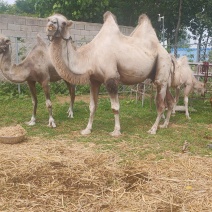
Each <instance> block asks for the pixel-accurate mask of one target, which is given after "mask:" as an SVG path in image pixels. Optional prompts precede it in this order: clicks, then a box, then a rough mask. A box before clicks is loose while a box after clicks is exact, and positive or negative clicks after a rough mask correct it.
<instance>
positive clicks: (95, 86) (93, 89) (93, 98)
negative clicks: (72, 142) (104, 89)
mask: <svg viewBox="0 0 212 212" xmlns="http://www.w3.org/2000/svg"><path fill="white" fill-rule="evenodd" d="M100 86H101V83H100V82H97V81H94V80H91V85H90V105H89V109H90V117H89V120H88V124H87V127H86V128H85V129H84V130H82V131H81V134H82V135H88V134H90V133H91V130H92V125H93V118H94V114H95V112H96V109H97V103H98V95H99V89H100Z"/></svg>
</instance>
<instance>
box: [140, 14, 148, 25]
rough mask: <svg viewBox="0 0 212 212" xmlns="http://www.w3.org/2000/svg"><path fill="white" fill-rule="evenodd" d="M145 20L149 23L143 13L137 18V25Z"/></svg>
mask: <svg viewBox="0 0 212 212" xmlns="http://www.w3.org/2000/svg"><path fill="white" fill-rule="evenodd" d="M145 20H147V21H149V22H150V20H149V17H148V16H147V15H146V14H144V13H143V14H141V15H140V16H139V18H138V24H141V23H142V22H143V21H145Z"/></svg>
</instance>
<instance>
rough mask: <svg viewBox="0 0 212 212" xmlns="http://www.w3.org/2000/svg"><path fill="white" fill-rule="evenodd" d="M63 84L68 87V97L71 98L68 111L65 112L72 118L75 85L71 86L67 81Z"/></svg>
mask: <svg viewBox="0 0 212 212" xmlns="http://www.w3.org/2000/svg"><path fill="white" fill-rule="evenodd" d="M65 83H66V85H67V87H68V91H69V95H70V98H71V101H70V106H69V108H68V111H67V113H68V117H70V118H74V113H73V108H74V101H75V85H72V84H70V83H69V82H67V81H65Z"/></svg>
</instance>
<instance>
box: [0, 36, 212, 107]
mask: <svg viewBox="0 0 212 212" xmlns="http://www.w3.org/2000/svg"><path fill="white" fill-rule="evenodd" d="M9 38H10V40H11V43H12V45H11V47H12V61H13V62H15V63H19V62H21V61H22V60H23V58H24V57H26V55H27V54H28V53H29V51H30V50H31V49H32V48H33V47H34V45H35V44H36V38H35V37H14V36H9ZM43 39H44V40H45V41H46V43H47V44H48V42H49V41H48V40H47V38H46V37H45V38H43ZM74 42H75V44H76V45H77V46H81V45H83V44H85V43H87V42H88V41H86V38H85V37H84V38H82V39H80V40H75V41H74ZM169 49H170V51H171V53H172V54H173V52H174V50H173V48H172V47H171V48H169ZM199 52H200V51H199V49H198V45H197V44H190V45H189V44H188V45H186V46H184V47H183V46H182V47H179V48H178V57H180V56H183V55H186V56H187V57H188V59H189V61H191V62H196V61H197V58H199ZM204 53H205V55H204V57H205V58H206V59H207V60H208V59H209V58H210V54H211V47H208V48H207V49H206V50H205V51H204ZM211 69H212V68H211V66H210V70H209V72H210V73H212V70H211ZM193 70H194V71H195V68H193ZM0 75H2V74H1V73H0ZM0 79H1V84H2V85H3V84H5V83H10V82H8V81H7V80H6V81H5V79H4V77H3V75H2V76H0ZM2 79H4V80H2ZM209 83H211V79H210V80H209ZM51 87H53V88H54V93H61V94H66V93H67V89H66V85H65V84H64V83H63V81H62V80H61V81H58V82H54V83H51ZM81 87H82V86H79V85H78V86H77V87H76V92H77V93H78V94H81V92H82V91H83V92H87V93H89V86H83V89H81ZM209 87H210V89H208V90H211V85H210V86H209ZM139 88H140V87H139V86H138V85H133V86H124V85H120V86H119V93H130V94H131V95H132V94H133V93H135V95H136V100H138V99H141V100H142V105H143V102H144V96H142V95H143V93H144V92H145V93H146V94H150V93H151V86H146V87H143V89H139ZM16 89H17V92H18V93H19V94H20V93H22V92H23V91H26V90H27V89H28V88H27V84H26V83H23V84H18V85H17V87H16ZM37 89H38V92H40V91H41V87H40V86H39V85H38V86H37ZM144 90H145V91H144ZM100 92H101V93H105V92H106V90H105V89H104V87H101V90H100ZM67 94H68V93H67ZM150 95H151V94H150Z"/></svg>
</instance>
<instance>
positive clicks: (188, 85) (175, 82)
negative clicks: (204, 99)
mask: <svg viewBox="0 0 212 212" xmlns="http://www.w3.org/2000/svg"><path fill="white" fill-rule="evenodd" d="M171 58H172V61H173V69H174V70H173V71H172V73H173V75H172V82H171V87H172V88H174V89H175V105H174V108H173V111H172V113H173V114H175V108H176V105H177V103H178V101H179V95H180V89H181V88H182V87H183V86H184V104H185V116H186V118H187V119H191V117H190V116H189V112H188V96H189V94H190V93H191V91H192V90H194V91H196V92H197V93H200V94H201V95H202V96H204V95H205V92H206V88H205V84H204V83H203V82H200V81H199V80H197V79H196V78H195V76H194V73H193V71H192V70H191V67H190V66H189V64H188V58H187V57H186V56H182V57H180V58H178V59H176V58H175V57H174V56H173V55H171Z"/></svg>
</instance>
